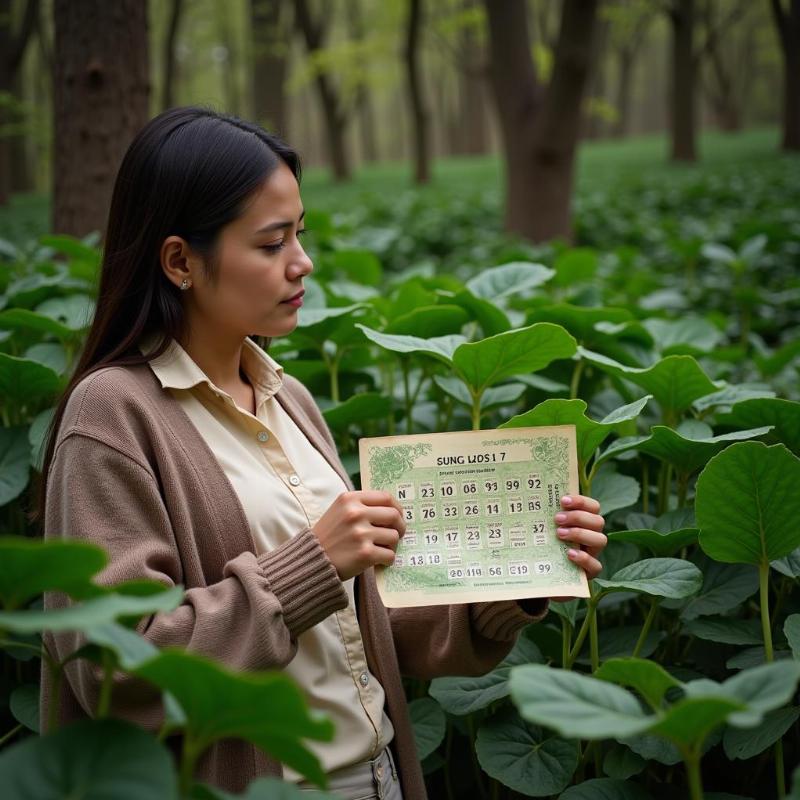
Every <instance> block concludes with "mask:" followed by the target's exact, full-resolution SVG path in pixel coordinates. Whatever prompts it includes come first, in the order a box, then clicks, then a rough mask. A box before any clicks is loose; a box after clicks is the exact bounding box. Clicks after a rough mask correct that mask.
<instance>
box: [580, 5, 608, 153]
mask: <svg viewBox="0 0 800 800" xmlns="http://www.w3.org/2000/svg"><path fill="white" fill-rule="evenodd" d="M609 26H610V23H609V20H608V18H606V17H600V19H599V20H598V22H597V25H596V27H595V34H594V47H593V52H592V56H591V63H592V66H593V69H592V73H591V76H590V78H589V86H588V87H587V96H588V99H589V101H590V102H591V105H594V104H595V102H596V103H597V104H599V105H602V104H604V101H605V99H606V71H605V63H604V61H605V52H606V49H607V47H608V29H609ZM585 105H586V106H588V107H586V108H584V117H585V119H584V138H586V139H599V138H600V137H601V136H603V135H604V134H605V132H606V128H607V126H606V121H605V119H604V118H603V111H602V110H600V111H598V109H597V108H592V107H591V105H589V104H585Z"/></svg>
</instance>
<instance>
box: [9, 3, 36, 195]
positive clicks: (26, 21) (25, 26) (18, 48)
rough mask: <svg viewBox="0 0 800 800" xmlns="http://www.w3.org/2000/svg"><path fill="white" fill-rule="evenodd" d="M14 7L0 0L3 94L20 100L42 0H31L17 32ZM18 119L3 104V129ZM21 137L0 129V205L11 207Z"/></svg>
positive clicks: (26, 6)
mask: <svg viewBox="0 0 800 800" xmlns="http://www.w3.org/2000/svg"><path fill="white" fill-rule="evenodd" d="M11 6H12V3H11V0H0V94H6V95H7V96H10V97H14V98H16V99H19V68H20V65H21V64H22V59H23V57H24V55H25V49H26V48H27V46H28V42H29V41H30V38H31V35H32V33H33V31H34V30H35V28H36V21H37V18H38V15H39V0H28V2H27V3H26V5H25V10H24V12H23V16H22V22H21V24H20V26H19V30H18V31H14V30H13V29H12V14H11ZM15 116H18V115H15V114H14V112H13V110H9V109H8V108H7V104H6V103H0V129H2V128H3V127H5V126H10V125H11V124H12V123H13V122H14V121H15V119H14V117H15ZM19 138H20V137H19V136H16V137H14V136H9V135H8V134H4V133H3V132H2V130H0V206H4V205H7V204H8V201H9V199H10V197H11V191H12V188H15V187H14V182H13V181H12V153H13V151H14V149H15V145H14V140H18V139H19ZM18 145H19V142H17V146H18Z"/></svg>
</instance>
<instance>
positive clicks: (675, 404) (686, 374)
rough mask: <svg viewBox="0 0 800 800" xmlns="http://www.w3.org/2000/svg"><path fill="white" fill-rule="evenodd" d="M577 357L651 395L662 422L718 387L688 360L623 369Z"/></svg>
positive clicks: (590, 356) (601, 359)
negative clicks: (660, 413) (656, 404)
mask: <svg viewBox="0 0 800 800" xmlns="http://www.w3.org/2000/svg"><path fill="white" fill-rule="evenodd" d="M579 353H580V355H581V356H582V357H583V358H585V359H586V360H587V361H588V362H589V363H590V364H593V365H594V366H596V367H598V368H600V369H602V370H603V371H605V372H607V373H609V374H610V375H615V376H617V377H619V378H624V379H625V380H626V381H630V382H631V383H634V384H636V385H637V386H640V387H641V388H642V389H644V390H645V391H646V392H648V393H649V394H652V395H653V396H654V397H655V399H656V401H657V402H658V404H659V405H660V406H661V411H662V413H663V414H664V417H665V418H666V419H671V418H675V419H677V417H678V415H680V414H682V413H683V412H684V411H686V410H688V409H689V408H690V407H691V405H692V403H693V402H694V401H695V400H697V398H698V397H703V396H704V395H707V394H710V393H711V392H714V391H716V390H717V389H719V388H720V387H719V386H718V385H717V384H715V383H714V382H713V381H712V380H711V379H710V378H709V377H708V376H707V375H706V374H705V372H703V370H702V369H701V367H700V365H699V364H698V363H697V362H696V361H695V360H694V358H692V356H667V357H666V358H662V359H661V360H660V361H659V362H657V363H656V364H654V365H653V366H651V367H646V368H638V367H626V366H624V365H623V364H620V363H619V362H617V361H614V360H613V359H610V358H607V357H606V356H603V355H600V354H599V353H593V352H591V351H589V350H584V349H583V348H580V350H579Z"/></svg>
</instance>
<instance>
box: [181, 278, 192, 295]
mask: <svg viewBox="0 0 800 800" xmlns="http://www.w3.org/2000/svg"><path fill="white" fill-rule="evenodd" d="M191 285H192V284H191V283H189V279H188V278H184V279H183V280H182V281H181V291H183V292H185V291H186V290H187V289H188V288H189V287H190V286H191Z"/></svg>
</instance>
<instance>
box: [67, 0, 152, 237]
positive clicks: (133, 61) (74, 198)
mask: <svg viewBox="0 0 800 800" xmlns="http://www.w3.org/2000/svg"><path fill="white" fill-rule="evenodd" d="M146 5H147V4H146V3H144V2H142V0H117V2H114V3H108V2H104V0H82V2H80V3H73V2H70V0H55V3H54V6H53V17H54V21H55V45H54V51H55V65H56V68H55V71H54V76H53V79H54V87H53V88H54V96H53V112H54V131H53V141H54V143H55V144H54V158H53V162H54V163H53V166H54V181H53V189H54V197H53V229H54V231H55V232H56V233H69V234H72V235H74V236H84V235H86V234H87V233H89V232H91V231H95V230H99V231H104V229H105V224H106V217H107V214H108V205H109V202H110V199H111V189H112V187H113V182H114V176H115V174H116V171H117V169H118V167H119V164H120V162H121V161H122V156H123V155H124V153H125V150H126V148H127V147H128V145H129V143H130V141H131V139H132V138H133V136H134V134H136V132H137V131H138V130H139V129H140V128H141V127H142V126H143V125H144V124H145V123H146V122H147V119H148V99H149V92H150V84H149V76H148V57H147V11H146Z"/></svg>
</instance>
